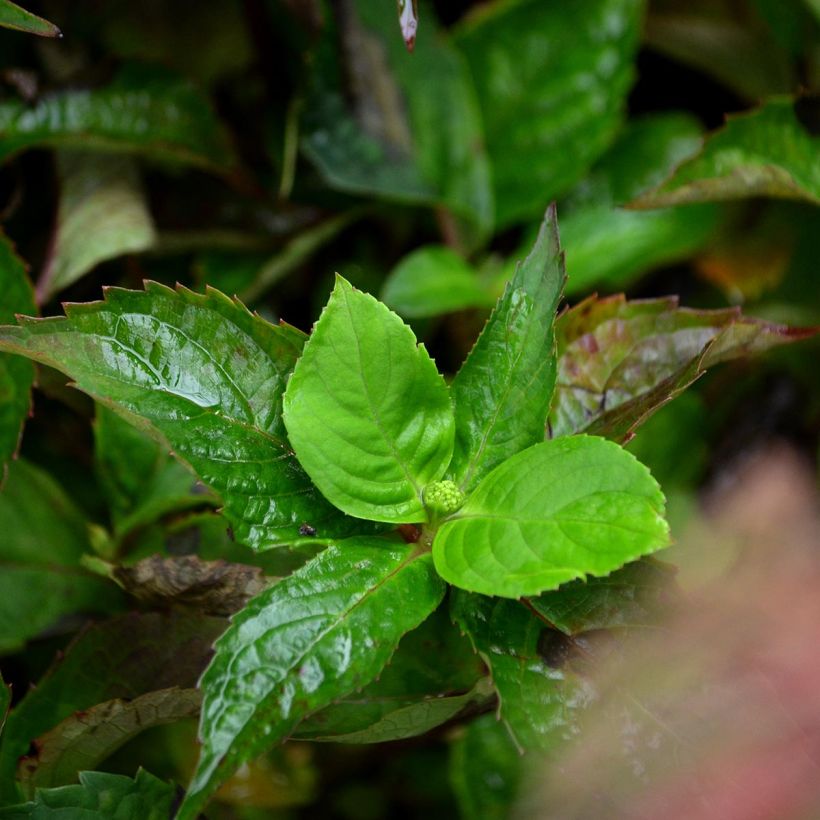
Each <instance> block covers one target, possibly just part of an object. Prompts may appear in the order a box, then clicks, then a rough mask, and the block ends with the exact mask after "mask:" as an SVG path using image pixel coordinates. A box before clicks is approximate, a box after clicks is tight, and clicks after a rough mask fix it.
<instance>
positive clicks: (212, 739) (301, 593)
mask: <svg viewBox="0 0 820 820" xmlns="http://www.w3.org/2000/svg"><path fill="white" fill-rule="evenodd" d="M414 550H415V545H406V544H401V543H396V542H390V541H386V540H379V539H364V538H362V539H356V540H354V539H351V540H349V541H346V542H341V543H340V544H339V545H338V546H336V545H334V546H331V547H329V548H328V549H327V550H326V551H325V552H323V553H321V554H320V555H319V556H318V557H317V558H315V559H314V560H313V561H311V562H310V563H308V564H306V565H305V566H304V567H303V568H302V569H300V570H298V571H297V572H296V573H294V574H293V575H291V576H290V577H288V578H286V579H284V580H283V581H281V582H280V583H278V584H276V585H275V586H273V587H271V588H270V589H268V590H266V591H265V592H263V593H262V594H261V595H259V596H257V597H256V598H254V599H253V600H252V601H251V602H250V604H248V606H247V607H246V608H245V609H244V610H243V611H242V612H240V613H239V614H238V615H237V616H235V617H234V619H233V621H232V623H231V626H230V628H229V630H228V631H227V632H226V633H225V634H224V635H223V636H222V638H220V640H219V641H217V644H216V655H215V657H214V660H213V661H212V663H211V665H210V666H209V667H208V670H207V671H206V673H205V675H204V676H203V677H202V681H201V688H202V691H203V695H204V701H203V707H202V721H201V728H200V734H201V739H202V744H203V748H202V754H201V757H200V762H199V766H198V768H197V772H196V774H195V775H194V779H193V781H192V783H191V786H190V789H189V792H188V797H187V798H186V801H185V803H184V804H183V807H182V809H181V810H180V814H179V818H180V820H190V818H193V817H196V815H197V812H198V811H199V810H200V809H201V808H202V806H203V805H204V803H205V802H206V801H207V799H208V797H209V795H210V794H211V793H212V792H213V791H214V789H215V788H216V787H217V786H218V785H219V783H220V782H222V781H224V780H225V779H226V778H227V777H228V776H230V774H232V773H233V772H234V771H235V770H236V769H237V768H238V767H239V766H240V765H241V764H242V763H244V762H246V761H248V760H252V759H253V758H255V757H257V756H258V755H259V754H260V753H261V752H263V751H264V750H265V749H266V748H268V747H270V746H272V745H273V744H275V743H276V742H277V741H279V740H281V739H282V738H284V737H286V736H287V735H288V734H289V733H290V732H292V731H293V729H294V728H295V727H296V725H297V724H298V723H299V722H300V721H301V720H302V719H303V718H304V717H306V716H308V715H310V714H311V713H313V712H315V711H317V710H318V709H321V708H323V707H325V706H327V705H328V704H330V703H331V702H333V701H335V700H337V699H339V698H342V697H345V696H346V695H349V694H350V693H351V692H353V691H354V690H356V689H357V688H359V687H361V686H365V685H366V684H368V683H369V682H370V681H371V680H373V678H375V677H376V675H378V674H379V672H380V671H381V670H382V668H383V667H384V665H385V664H386V663H387V661H388V659H389V658H390V656H391V655H392V654H393V651H394V650H395V648H396V645H397V644H398V642H399V640H400V638H401V637H402V635H404V633H406V632H409V631H410V630H411V629H413V628H415V627H416V626H418V625H419V624H420V623H421V622H422V621H423V620H424V619H425V618H426V617H427V616H428V615H429V614H430V613H431V612H432V611H433V610H434V609H435V608H436V606H437V605H438V603H439V602H440V601H441V598H442V596H443V594H444V585H443V584H442V582H441V580H440V579H439V578H437V577H436V575H435V572H434V571H433V566H432V561H431V560H430V556H429V555H424V556H420V557H416V555H414Z"/></svg>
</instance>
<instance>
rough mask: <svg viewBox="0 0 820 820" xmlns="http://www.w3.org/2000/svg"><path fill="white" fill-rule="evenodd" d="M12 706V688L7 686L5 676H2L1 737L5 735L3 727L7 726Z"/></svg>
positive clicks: (0, 682) (0, 691) (0, 703)
mask: <svg viewBox="0 0 820 820" xmlns="http://www.w3.org/2000/svg"><path fill="white" fill-rule="evenodd" d="M10 704H11V687H9V686H7V685H6V682H5V681H4V680H3V676H2V675H0V736H2V734H3V727H4V726H5V725H6V718H7V717H8V713H9V706H10Z"/></svg>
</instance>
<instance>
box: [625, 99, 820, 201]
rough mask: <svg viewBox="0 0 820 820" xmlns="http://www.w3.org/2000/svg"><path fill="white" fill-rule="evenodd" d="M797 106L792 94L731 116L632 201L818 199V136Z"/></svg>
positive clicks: (819, 179)
mask: <svg viewBox="0 0 820 820" xmlns="http://www.w3.org/2000/svg"><path fill="white" fill-rule="evenodd" d="M814 104H816V102H815V103H814ZM795 107H796V103H795V101H794V100H793V99H792V98H789V97H776V98H774V99H772V100H771V101H769V102H768V103H767V104H766V105H764V106H763V107H762V108H760V109H759V110H757V111H753V112H751V113H746V114H740V115H738V116H735V117H732V118H730V119H729V121H728V122H727V124H726V126H725V127H724V128H723V129H722V130H720V131H718V132H716V133H715V134H713V135H712V136H711V137H710V138H709V139H708V140H707V142H706V145H705V146H704V148H703V151H702V152H701V153H700V154H699V155H698V156H696V157H694V158H693V159H691V160H689V161H688V162H685V163H684V164H683V165H682V166H681V167H680V168H678V169H677V170H676V171H675V173H674V174H673V175H672V177H671V178H670V179H669V180H667V181H666V182H664V183H663V184H661V185H660V186H659V187H657V188H656V189H655V190H653V191H650V192H648V193H646V194H644V195H642V196H640V197H638V198H637V199H636V200H635V202H634V203H633V204H634V205H635V206H637V207H643V208H657V207H659V206H663V205H675V204H678V203H686V202H712V201H718V200H725V199H746V198H749V197H760V196H767V197H781V198H786V199H803V200H806V201H808V202H812V203H814V204H820V166H818V162H817V155H818V153H820V136H817V134H815V133H812V132H811V131H810V130H809V128H807V127H806V125H804V123H803V122H801V120H800V119H798V117H797V114H796V112H795Z"/></svg>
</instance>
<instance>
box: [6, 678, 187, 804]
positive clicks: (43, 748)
mask: <svg viewBox="0 0 820 820" xmlns="http://www.w3.org/2000/svg"><path fill="white" fill-rule="evenodd" d="M200 703H201V696H200V693H199V692H198V691H197V690H196V689H179V688H177V687H173V688H171V689H162V690H159V691H155V692H148V693H146V694H144V695H140V696H139V697H137V698H134V700H129V701H125V700H122V699H117V700H109V701H106V702H105V703H100V704H97V705H96V706H92V707H91V708H90V709H84V710H82V711H79V712H76V713H75V714H73V715H71V716H69V717H67V718H66V719H65V720H64V721H62V723H60V724H58V725H57V726H55V727H54V728H53V729H52V730H51V731H49V732H46V734H44V735H40V737H38V738H37V741H36V744H35V749H36V751H35V753H34V754H33V755H30V756H27V757H24V758H23V759H22V760H21V761H20V765H19V768H18V772H19V777H20V783H21V786H22V789H23V792H24V793H25V795H26V796H27V797H28V798H29V799H31V798H32V797H33V796H34V791H35V789H45V788H52V787H54V786H66V785H68V784H70V783H75V782H76V781H77V775H78V774H79V773H80V772H81V771H87V770H89V771H90V770H93V769H95V768H97V766H98V765H99V764H100V763H102V761H104V760H105V759H106V758H107V757H108V756H109V755H111V754H113V753H114V752H115V751H116V750H117V749H119V748H120V747H121V746H123V745H124V744H126V743H127V742H128V741H129V740H132V739H133V738H134V737H136V736H137V735H138V734H140V733H141V732H143V731H145V730H146V729H150V728H152V727H154V726H163V725H165V724H168V723H176V722H177V721H179V720H184V719H185V718H192V717H196V716H197V715H198V714H199V707H200Z"/></svg>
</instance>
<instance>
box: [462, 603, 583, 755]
mask: <svg viewBox="0 0 820 820" xmlns="http://www.w3.org/2000/svg"><path fill="white" fill-rule="evenodd" d="M451 612H452V616H453V620H454V621H455V623H456V624H457V625H458V626H459V627H461V629H463V630H464V631H465V632H466V633H467V635H468V636H469V637H470V640H472V642H473V644H474V646H475V648H476V651H477V652H478V653H479V654H480V655H481V657H482V658H484V660H485V661H486V663H487V665H488V666H489V667H490V672H491V674H492V678H493V684H494V686H495V689H496V691H497V692H498V699H499V704H500V705H499V713H500V715H501V718H502V720H503V721H504V722H505V723H506V724H507V726H508V727H509V730H510V731H511V732H512V737H513V739H514V741H515V743H516V744H517V745H518V747H519V748H520V749H522V750H524V751H530V750H532V751H535V750H538V751H550V750H551V749H552V748H554V746H555V745H556V744H558V743H560V741H561V740H562V739H564V738H566V737H569V736H571V734H572V733H573V731H574V724H575V719H576V716H577V712H578V710H580V709H583V708H584V707H585V706H586V705H587V704H588V703H589V702H590V700H591V699H592V697H593V694H594V693H593V691H592V688H591V687H590V686H589V685H588V684H587V683H585V682H584V681H582V680H581V679H580V678H579V677H578V676H577V675H575V674H574V673H572V672H571V671H569V670H567V669H564V668H563V662H564V660H565V659H564V658H560V659H557V660H556V659H553V658H548V659H545V658H544V657H542V656H541V654H540V653H539V641H540V640H541V636H542V633H543V632H544V631H545V630H544V624H543V622H542V621H540V620H539V619H538V618H537V617H536V616H535V615H533V614H532V613H531V612H529V611H528V610H527V609H526V608H525V607H524V606H523V605H522V604H520V603H518V602H517V601H507V600H503V599H499V598H487V597H484V596H478V595H469V594H467V593H464V592H458V593H456V594H455V595H454V596H453V598H452V600H451ZM548 661H549V662H548Z"/></svg>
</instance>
